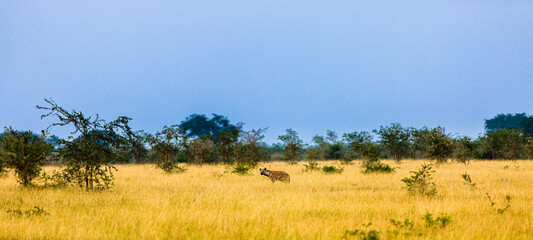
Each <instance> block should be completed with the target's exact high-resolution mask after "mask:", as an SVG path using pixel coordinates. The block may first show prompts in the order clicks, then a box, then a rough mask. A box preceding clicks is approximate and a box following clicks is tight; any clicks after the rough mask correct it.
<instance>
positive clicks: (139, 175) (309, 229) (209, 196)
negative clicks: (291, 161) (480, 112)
mask: <svg viewBox="0 0 533 240" xmlns="http://www.w3.org/2000/svg"><path fill="white" fill-rule="evenodd" d="M385 162H386V163H387V164H390V165H392V166H394V167H399V168H398V169H396V173H392V174H369V175H365V174H362V173H361V172H360V168H359V163H358V162H357V163H356V164H354V165H348V166H344V172H343V173H342V174H329V175H326V174H323V173H321V172H303V171H302V170H303V169H304V167H303V165H302V164H301V163H300V164H298V165H288V164H287V163H283V162H274V163H266V164H262V165H261V167H262V166H265V167H267V168H268V169H273V170H283V171H286V172H288V173H289V174H290V175H291V183H289V184H285V183H281V182H276V183H272V182H271V181H270V180H269V179H268V178H267V177H264V176H260V175H259V171H258V169H259V166H258V167H257V169H254V170H253V171H252V172H251V174H250V175H244V176H241V175H236V174H231V169H227V168H226V167H225V166H223V165H215V166H213V165H205V166H194V165H193V166H187V168H188V170H187V172H185V173H182V174H170V175H169V174H165V173H163V171H161V170H158V169H155V168H154V167H153V166H152V165H119V166H117V167H118V170H119V171H118V172H117V173H116V181H115V186H114V187H113V188H112V189H111V190H107V191H102V192H91V191H89V192H87V191H84V190H80V189H77V188H72V187H68V188H63V189H41V188H30V189H23V188H21V187H19V186H18V185H17V183H16V181H15V178H14V177H13V176H9V177H7V178H2V179H0V239H6V238H7V239H13V238H14V239H20V238H22V239H24V238H27V239H29V238H32V239H33V238H47V239H72V238H77V239H95V238H103V239H204V238H208V239H249V238H256V239H257V238H258V239H267V238H270V239H295V238H296V239H340V238H342V237H343V236H344V233H345V231H346V230H354V229H374V230H377V231H380V232H381V237H382V238H391V237H392V236H393V235H392V233H390V232H389V233H387V231H392V230H394V229H395V228H394V227H393V226H392V224H391V223H390V222H389V220H390V219H391V218H393V219H397V220H402V221H403V220H404V219H406V218H409V219H410V220H413V221H414V222H415V223H416V224H415V227H414V229H413V230H412V231H411V232H413V233H414V234H421V236H416V235H410V236H408V237H407V238H409V239H411V238H421V239H532V238H533V224H532V223H533V161H515V162H511V161H473V162H472V163H471V164H470V165H467V166H464V165H462V164H457V163H451V164H445V165H440V166H438V167H436V168H435V170H436V171H437V172H436V173H435V176H434V182H435V183H436V184H437V188H438V194H437V196H436V197H434V198H424V197H412V196H409V195H408V193H407V191H406V190H405V189H404V188H403V187H404V184H403V183H402V182H401V181H400V180H401V179H402V178H404V177H407V176H409V175H410V173H409V171H413V170H417V169H418V168H419V167H420V164H421V163H423V162H424V161H403V162H402V163H400V164H397V163H396V162H393V161H385ZM320 164H321V165H322V166H323V165H325V164H326V162H320ZM327 165H340V164H339V163H336V162H327ZM505 166H507V167H505ZM50 170H51V169H50V168H49V167H48V168H47V171H50ZM466 171H467V172H468V173H469V174H470V176H471V177H472V181H473V182H475V183H477V190H471V189H470V188H469V187H468V186H465V185H464V184H463V179H462V178H461V174H463V173H465V172H466ZM485 193H489V194H490V195H491V196H492V199H493V201H494V202H496V205H495V206H493V207H491V206H490V202H489V201H488V199H487V197H486V195H485ZM506 195H509V196H511V207H510V208H509V209H508V210H506V211H505V212H504V213H502V214H499V213H497V212H496V211H497V210H496V209H497V208H503V207H504V206H505V201H504V199H505V196H506ZM34 206H38V207H40V208H42V209H44V210H45V211H46V212H48V213H49V215H42V216H16V215H14V214H9V213H7V212H6V211H7V210H10V209H11V210H13V209H20V210H23V211H24V210H29V209H31V208H33V207H34ZM426 211H429V212H431V213H433V214H434V215H435V216H438V215H440V214H447V215H450V216H451V217H452V220H453V223H452V224H451V225H449V226H447V227H445V228H431V229H428V228H426V227H425V225H424V220H423V219H422V216H423V215H424V214H425V213H426ZM369 222H371V223H372V225H370V226H369V227H368V228H365V227H363V226H362V224H366V223H369ZM399 237H402V235H399Z"/></svg>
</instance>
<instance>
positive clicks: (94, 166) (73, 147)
mask: <svg viewBox="0 0 533 240" xmlns="http://www.w3.org/2000/svg"><path fill="white" fill-rule="evenodd" d="M45 102H46V103H47V104H48V106H45V107H43V106H37V108H38V109H43V110H48V111H49V112H48V113H47V114H44V115H42V116H41V119H43V118H46V117H49V116H56V117H57V118H58V120H59V122H57V123H53V124H52V125H50V126H49V127H48V129H49V128H51V127H54V126H67V125H71V126H73V127H74V130H73V131H72V132H71V134H72V135H74V136H75V135H78V136H77V137H74V136H69V137H68V139H66V140H65V139H62V140H60V141H59V144H60V145H61V146H62V147H61V148H60V149H59V155H60V157H61V158H62V160H63V161H64V163H65V168H64V169H63V173H64V176H65V178H66V179H65V180H67V181H68V182H72V183H75V184H78V185H79V186H80V187H82V188H85V189H87V190H89V189H105V188H109V187H111V185H112V184H113V180H114V176H113V171H116V168H115V167H114V166H113V164H112V161H113V160H114V159H115V158H116V157H117V156H116V151H114V150H115V149H116V148H119V147H121V143H122V142H123V139H122V138H123V137H124V135H130V134H133V133H132V131H130V130H131V128H129V125H128V124H129V121H130V120H131V118H128V117H125V116H120V117H118V118H117V119H116V120H114V121H112V122H105V121H104V120H103V119H100V118H99V116H98V114H97V115H96V117H95V118H94V119H92V117H86V116H85V115H83V113H82V112H79V111H76V110H72V111H71V112H69V111H67V110H65V109H64V108H62V107H60V106H58V105H57V104H56V103H55V102H54V101H53V100H51V99H45ZM128 129H129V130H128Z"/></svg>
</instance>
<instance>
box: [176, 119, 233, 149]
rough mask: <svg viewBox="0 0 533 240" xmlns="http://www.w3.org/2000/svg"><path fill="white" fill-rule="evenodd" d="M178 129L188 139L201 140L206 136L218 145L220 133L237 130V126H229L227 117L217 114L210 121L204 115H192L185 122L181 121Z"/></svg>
mask: <svg viewBox="0 0 533 240" xmlns="http://www.w3.org/2000/svg"><path fill="white" fill-rule="evenodd" d="M179 127H180V128H181V129H182V130H183V134H185V135H187V136H188V137H197V138H202V137H204V136H205V135H208V136H210V137H211V138H212V139H213V140H214V141H215V142H216V143H218V140H219V134H220V133H221V132H223V131H232V130H234V129H235V128H238V126H235V125H232V124H230V121H229V120H228V118H227V117H225V116H222V115H217V114H213V117H212V118H211V119H208V118H207V117H206V116H205V115H199V114H192V115H190V116H188V117H187V118H186V119H185V121H182V122H181V123H180V124H179Z"/></svg>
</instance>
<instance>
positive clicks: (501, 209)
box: [485, 193, 511, 214]
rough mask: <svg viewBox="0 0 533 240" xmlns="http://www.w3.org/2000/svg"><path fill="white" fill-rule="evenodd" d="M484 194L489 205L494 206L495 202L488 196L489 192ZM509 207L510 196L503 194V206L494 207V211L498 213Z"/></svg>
mask: <svg viewBox="0 0 533 240" xmlns="http://www.w3.org/2000/svg"><path fill="white" fill-rule="evenodd" d="M485 195H486V196H487V199H488V200H489V202H490V206H491V207H495V205H496V202H494V201H493V200H492V197H491V196H490V194H489V193H485ZM510 207H511V196H509V195H506V196H505V206H504V207H503V208H496V212H497V213H499V214H502V213H504V212H505V211H507V209H509V208H510Z"/></svg>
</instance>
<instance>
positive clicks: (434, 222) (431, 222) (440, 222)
mask: <svg viewBox="0 0 533 240" xmlns="http://www.w3.org/2000/svg"><path fill="white" fill-rule="evenodd" d="M423 219H424V221H426V227H428V228H430V227H433V226H438V227H441V228H444V227H446V226H448V225H449V224H450V223H451V222H452V217H451V216H450V215H441V216H440V217H437V218H436V219H434V218H433V214H432V213H430V212H429V211H427V212H426V215H424V217H423Z"/></svg>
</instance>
